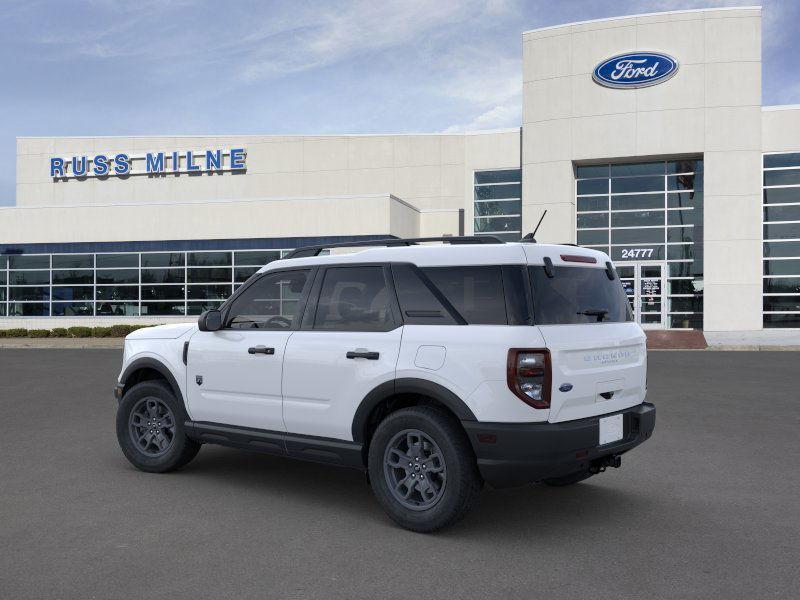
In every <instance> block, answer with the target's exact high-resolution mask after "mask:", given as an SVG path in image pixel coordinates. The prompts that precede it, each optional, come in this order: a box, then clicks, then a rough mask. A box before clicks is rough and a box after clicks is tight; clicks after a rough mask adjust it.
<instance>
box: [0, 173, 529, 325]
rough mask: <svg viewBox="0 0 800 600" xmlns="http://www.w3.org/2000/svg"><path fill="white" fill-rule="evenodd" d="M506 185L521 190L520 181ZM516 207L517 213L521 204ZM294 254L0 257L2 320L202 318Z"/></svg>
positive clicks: (239, 252)
mask: <svg viewBox="0 0 800 600" xmlns="http://www.w3.org/2000/svg"><path fill="white" fill-rule="evenodd" d="M509 178H510V180H509V181H506V180H508V179H509ZM501 179H504V181H502V182H501V184H502V185H512V186H513V185H519V184H518V183H514V182H515V181H518V179H519V177H518V176H514V177H510V176H509V175H504V176H503V177H502V178H501ZM495 202H499V203H503V202H508V201H506V200H496V201H495ZM510 205H511V206H514V207H517V210H518V208H519V201H518V200H512V201H511V204H510ZM493 214H494V213H493ZM499 216H501V217H502V218H507V217H506V215H504V214H501V215H499ZM519 237H520V236H519V235H516V234H515V239H519ZM288 251H289V250H286V249H275V250H236V251H217V250H209V251H205V250H204V251H197V252H192V251H189V252H184V251H178V252H141V253H139V252H104V253H97V254H92V253H85V252H84V253H74V254H69V253H63V252H62V253H59V254H52V255H50V254H31V255H25V254H19V255H16V254H15V255H0V315H2V316H48V315H50V316H92V315H94V316H103V317H115V316H124V317H131V316H142V315H157V316H170V315H185V314H192V315H195V314H199V313H200V312H202V310H201V309H203V310H205V308H203V307H208V308H211V307H217V306H219V305H220V304H221V303H222V301H223V300H225V299H226V298H228V297H230V295H231V293H232V292H233V291H234V290H235V289H236V287H237V284H239V283H241V282H244V281H246V280H247V279H248V278H250V277H251V276H252V275H253V274H255V273H256V272H257V271H258V270H259V269H260V268H261V267H263V266H264V265H265V264H268V263H270V262H272V261H273V260H278V259H279V258H280V257H281V256H282V255H283V254H284V253H285V252H288ZM140 282H141V286H140ZM187 284H200V285H187Z"/></svg>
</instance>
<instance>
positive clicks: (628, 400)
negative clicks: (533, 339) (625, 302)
mask: <svg viewBox="0 0 800 600" xmlns="http://www.w3.org/2000/svg"><path fill="white" fill-rule="evenodd" d="M539 330H540V331H541V333H542V336H543V337H544V339H545V342H546V344H547V347H548V348H549V349H550V357H551V364H552V369H553V380H552V390H551V396H550V397H551V401H550V416H549V419H548V420H549V421H550V422H551V423H555V422H559V421H571V420H574V419H584V418H586V417H593V416H596V415H602V414H606V413H611V412H614V411H618V410H622V409H624V408H628V407H631V406H635V405H637V404H640V403H641V402H643V401H644V397H645V389H646V376H647V345H646V338H645V335H644V333H643V332H642V330H641V328H640V327H639V325H637V324H636V323H631V322H628V323H591V324H579V325H540V326H539ZM565 384H570V385H571V386H572V387H571V388H570V389H568V390H567V391H561V390H560V389H559V388H561V387H562V386H564V389H567V388H568V387H569V386H568V385H565Z"/></svg>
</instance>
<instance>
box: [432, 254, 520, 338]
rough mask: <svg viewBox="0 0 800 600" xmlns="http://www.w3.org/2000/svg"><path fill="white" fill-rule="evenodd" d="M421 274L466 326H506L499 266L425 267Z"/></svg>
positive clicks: (504, 302) (501, 277)
mask: <svg viewBox="0 0 800 600" xmlns="http://www.w3.org/2000/svg"><path fill="white" fill-rule="evenodd" d="M422 271H423V273H425V275H427V276H428V279H430V280H431V282H432V283H433V285H435V286H436V288H437V289H438V290H439V291H440V292H441V293H442V295H444V297H445V298H447V300H448V302H450V304H452V305H453V307H454V308H455V309H456V310H457V311H458V312H459V313H460V314H461V316H462V317H464V320H466V322H467V323H468V324H469V325H507V324H508V315H507V313H506V301H505V296H504V294H503V275H502V271H501V268H500V267H499V266H476V267H427V268H424V269H422Z"/></svg>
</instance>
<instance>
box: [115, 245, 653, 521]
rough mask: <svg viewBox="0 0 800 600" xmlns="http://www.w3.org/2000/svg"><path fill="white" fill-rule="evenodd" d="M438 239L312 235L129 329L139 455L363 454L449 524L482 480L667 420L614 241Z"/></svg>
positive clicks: (132, 432) (127, 389) (152, 458)
mask: <svg viewBox="0 0 800 600" xmlns="http://www.w3.org/2000/svg"><path fill="white" fill-rule="evenodd" d="M422 241H429V240H428V239H424V240H384V241H381V242H368V243H364V244H363V245H365V246H366V245H372V246H377V245H379V244H380V245H382V247H372V248H366V249H358V251H355V252H351V253H348V254H343V253H338V254H336V253H334V254H330V255H323V248H322V247H311V248H302V249H299V250H296V251H294V252H293V253H292V254H291V255H290V256H289V257H287V258H286V259H283V260H279V261H275V262H272V263H270V264H269V265H267V266H266V267H264V268H262V269H261V270H260V271H259V272H258V273H257V274H256V275H254V276H253V277H251V278H250V279H249V280H248V281H247V282H246V283H245V284H244V285H242V286H241V287H240V288H239V289H238V290H237V291H236V293H234V294H233V296H232V297H231V298H229V299H228V300H227V301H226V302H225V303H224V304H223V305H222V306H221V307H220V309H219V310H210V311H207V312H205V313H203V315H201V317H200V319H199V322H198V325H194V324H186V325H168V326H161V327H153V328H148V329H142V330H139V331H136V332H135V333H132V334H131V335H129V336H128V337H127V338H126V340H125V353H124V357H123V365H122V372H121V373H120V376H119V380H118V383H117V386H116V389H115V396H116V397H117V399H118V400H119V409H118V413H117V436H118V439H119V443H120V446H121V447H122V451H123V452H124V454H125V456H126V457H127V458H128V460H129V461H130V462H131V463H133V465H134V466H136V467H138V468H139V469H142V470H143V471H151V472H164V471H170V470H173V469H177V468H179V467H182V466H183V465H185V464H186V463H188V462H189V461H190V460H191V459H192V458H193V457H194V456H195V455H196V454H197V452H198V450H199V449H200V446H201V444H203V443H214V444H223V445H226V446H234V447H237V448H243V449H247V450H254V451H259V452H267V453H270V454H278V455H281V456H288V457H290V458H299V459H305V460H312V461H319V462H326V463H333V464H338V465H343V466H348V467H355V468H357V469H361V470H363V471H366V473H367V476H368V480H369V482H370V483H371V486H372V489H373V490H374V492H375V496H376V497H377V498H378V501H379V502H380V504H381V505H382V507H383V508H384V509H385V510H386V512H387V513H388V514H389V516H390V517H391V518H392V519H394V520H395V521H396V522H397V523H399V524H400V525H402V526H403V527H406V528H408V529H412V530H414V531H431V530H434V529H438V528H440V527H443V526H446V525H448V524H450V523H452V522H454V521H456V520H457V519H458V518H460V517H462V516H463V515H464V514H466V512H467V511H468V510H469V508H470V507H471V506H472V504H473V503H474V501H475V500H476V498H477V496H478V494H479V491H480V489H481V487H482V485H483V483H484V482H486V483H488V484H490V485H492V486H494V487H504V486H511V485H520V484H524V483H529V482H544V483H546V484H550V485H567V484H570V483H575V482H578V481H581V480H582V479H585V478H587V477H590V476H591V475H594V474H596V473H598V472H600V471H602V470H604V469H605V468H606V467H609V466H613V467H618V466H619V465H620V458H619V457H620V455H621V454H622V453H624V452H627V451H628V450H630V449H631V448H633V447H634V446H636V445H638V444H640V443H642V442H643V441H644V440H646V439H647V438H648V437H650V435H651V433H652V431H653V427H654V425H655V407H654V406H653V405H652V404H648V403H646V402H644V399H645V392H646V370H647V352H646V345H645V336H644V333H643V332H642V330H641V328H640V327H639V325H637V324H636V323H634V322H633V320H632V316H631V311H630V307H629V304H628V300H627V298H626V296H625V293H624V291H623V288H622V285H621V284H620V281H619V279H618V277H617V276H616V272H615V271H614V268H613V266H612V264H611V262H610V260H609V258H608V256H607V255H605V254H603V253H601V252H596V251H593V250H588V249H584V248H578V247H575V246H568V245H564V246H557V245H544V244H536V243H507V244H504V243H500V242H499V241H498V240H493V239H491V238H463V237H462V238H444V239H443V240H440V241H446V242H449V244H439V245H423V244H420V243H419V242H422ZM346 245H347V246H354V245H362V244H352V243H350V244H346ZM326 248H330V246H327V247H326Z"/></svg>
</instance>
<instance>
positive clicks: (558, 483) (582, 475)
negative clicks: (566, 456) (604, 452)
mask: <svg viewBox="0 0 800 600" xmlns="http://www.w3.org/2000/svg"><path fill="white" fill-rule="evenodd" d="M592 475H594V473H590V472H589V471H588V470H586V471H578V472H577V473H570V474H569V475H563V476H561V477H551V478H549V479H542V483H544V484H545V485H549V486H551V487H564V486H567V485H573V484H575V483H578V482H580V481H583V480H584V479H589V477H591V476H592Z"/></svg>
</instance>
